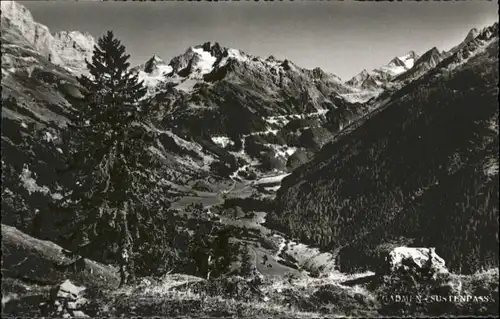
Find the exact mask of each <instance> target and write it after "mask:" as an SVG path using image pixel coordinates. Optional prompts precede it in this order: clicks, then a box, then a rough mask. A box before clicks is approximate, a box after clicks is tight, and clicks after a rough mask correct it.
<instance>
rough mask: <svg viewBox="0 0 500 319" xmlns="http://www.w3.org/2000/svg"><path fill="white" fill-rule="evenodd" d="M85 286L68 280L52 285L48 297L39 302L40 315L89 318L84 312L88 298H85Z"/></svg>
mask: <svg viewBox="0 0 500 319" xmlns="http://www.w3.org/2000/svg"><path fill="white" fill-rule="evenodd" d="M85 293H86V288H85V287H80V286H76V285H74V284H73V283H72V282H71V281H70V280H66V281H64V282H63V283H62V284H60V285H57V286H54V287H53V288H52V289H51V290H50V298H49V300H48V301H47V302H44V303H41V304H40V311H41V314H42V316H48V317H57V318H89V316H88V315H86V314H85V313H84V309H85V306H86V305H87V304H88V303H89V300H88V299H87V298H85Z"/></svg>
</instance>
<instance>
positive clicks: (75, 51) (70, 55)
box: [1, 1, 95, 73]
mask: <svg viewBox="0 0 500 319" xmlns="http://www.w3.org/2000/svg"><path fill="white" fill-rule="evenodd" d="M1 9H2V32H4V30H6V32H7V33H19V35H20V36H21V38H22V39H24V40H26V41H27V43H29V44H30V45H31V46H32V47H33V49H35V50H36V51H37V52H38V53H39V54H41V55H43V56H44V57H46V58H48V59H49V61H50V62H52V63H54V64H57V65H59V66H61V67H64V68H67V69H68V70H69V71H70V72H72V73H82V72H84V71H85V59H90V58H91V57H92V50H93V47H94V45H95V40H94V38H93V37H92V36H91V35H90V34H88V33H82V32H79V31H71V32H66V31H63V32H58V33H55V34H51V33H50V30H49V28H48V27H47V26H45V25H42V24H40V23H38V22H35V20H34V19H33V16H32V15H31V13H30V12H29V10H27V9H26V8H25V7H24V6H22V5H20V4H19V3H17V2H15V1H2V6H1Z"/></svg>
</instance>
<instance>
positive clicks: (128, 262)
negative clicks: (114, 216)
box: [120, 200, 134, 287]
mask: <svg viewBox="0 0 500 319" xmlns="http://www.w3.org/2000/svg"><path fill="white" fill-rule="evenodd" d="M127 214H128V202H127V201H126V200H125V202H124V203H123V208H122V209H121V211H120V217H121V231H122V235H121V237H122V238H121V239H120V248H121V256H120V257H121V258H120V287H123V285H126V284H127V283H130V281H132V280H133V279H134V265H133V260H132V237H131V235H130V230H129V227H128V222H127Z"/></svg>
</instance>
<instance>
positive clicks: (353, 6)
mask: <svg viewBox="0 0 500 319" xmlns="http://www.w3.org/2000/svg"><path fill="white" fill-rule="evenodd" d="M19 2H20V3H22V4H23V5H25V6H26V7H27V8H28V9H29V10H30V11H31V13H32V14H33V16H34V18H35V20H36V21H38V22H40V23H42V24H45V25H47V26H48V27H49V28H50V30H51V31H52V32H56V31H60V30H68V31H71V30H78V31H87V32H90V33H91V34H92V35H93V36H95V37H96V38H97V37H99V36H100V35H102V34H103V33H104V32H105V31H106V30H113V31H114V32H115V34H116V35H117V37H118V38H119V39H120V40H122V42H123V43H124V44H125V46H126V47H127V50H128V52H129V53H130V54H131V63H132V65H136V64H140V63H143V62H144V61H145V60H147V59H148V58H149V57H151V56H152V55H154V54H157V55H159V56H160V57H162V58H163V59H164V60H166V61H168V60H170V59H171V58H172V57H174V56H176V55H179V54H181V53H183V52H185V50H186V49H187V48H188V47H189V46H193V45H196V44H202V43H204V42H207V41H217V42H219V43H220V44H221V45H222V46H226V47H232V48H236V49H240V50H243V51H245V52H246V53H249V54H252V55H258V56H262V57H267V56H269V55H271V54H272V55H274V56H275V57H276V58H279V59H284V58H288V59H289V60H291V61H293V62H294V63H296V64H297V65H299V66H302V67H307V68H314V67H321V68H322V69H324V70H325V71H328V72H332V73H335V74H336V75H338V76H340V77H341V78H343V79H348V78H350V77H352V76H354V75H355V74H357V73H359V72H360V71H361V70H362V69H367V70H371V69H373V68H376V67H379V66H380V65H383V64H386V63H387V62H389V61H390V60H391V59H392V58H393V57H395V56H400V55H403V54H405V53H407V52H408V51H410V50H414V51H416V52H417V53H420V54H421V53H424V52H425V51H426V50H428V49H430V48H432V47H434V46H436V47H437V48H438V49H440V50H443V49H449V48H451V47H453V46H454V45H456V44H458V43H459V42H460V41H462V40H463V39H464V38H465V36H466V35H467V32H468V31H469V30H470V29H471V28H473V27H477V28H483V27H484V26H486V25H491V24H493V23H494V22H496V21H498V5H497V2H496V1H447V2H435V1H430V2H371V3H368V2H354V1H344V2H340V1H321V2H309V1H304V2H187V1H182V2H177V1H176V2H88V1H79V2H75V1H19Z"/></svg>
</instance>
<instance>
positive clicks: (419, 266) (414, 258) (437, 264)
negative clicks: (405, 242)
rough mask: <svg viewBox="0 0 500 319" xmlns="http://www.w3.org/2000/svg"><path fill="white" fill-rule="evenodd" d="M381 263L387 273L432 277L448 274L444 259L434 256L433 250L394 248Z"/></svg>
mask: <svg viewBox="0 0 500 319" xmlns="http://www.w3.org/2000/svg"><path fill="white" fill-rule="evenodd" d="M383 263H384V266H385V267H384V269H385V270H386V271H387V273H394V272H397V271H418V272H420V273H427V274H428V275H430V276H432V277H436V276H437V275H439V274H448V273H449V272H448V269H447V268H446V266H445V261H444V259H443V258H441V257H440V256H439V255H437V254H436V251H435V248H421V247H395V248H393V249H392V250H391V251H389V253H388V254H387V255H386V256H385V260H384V261H383Z"/></svg>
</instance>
